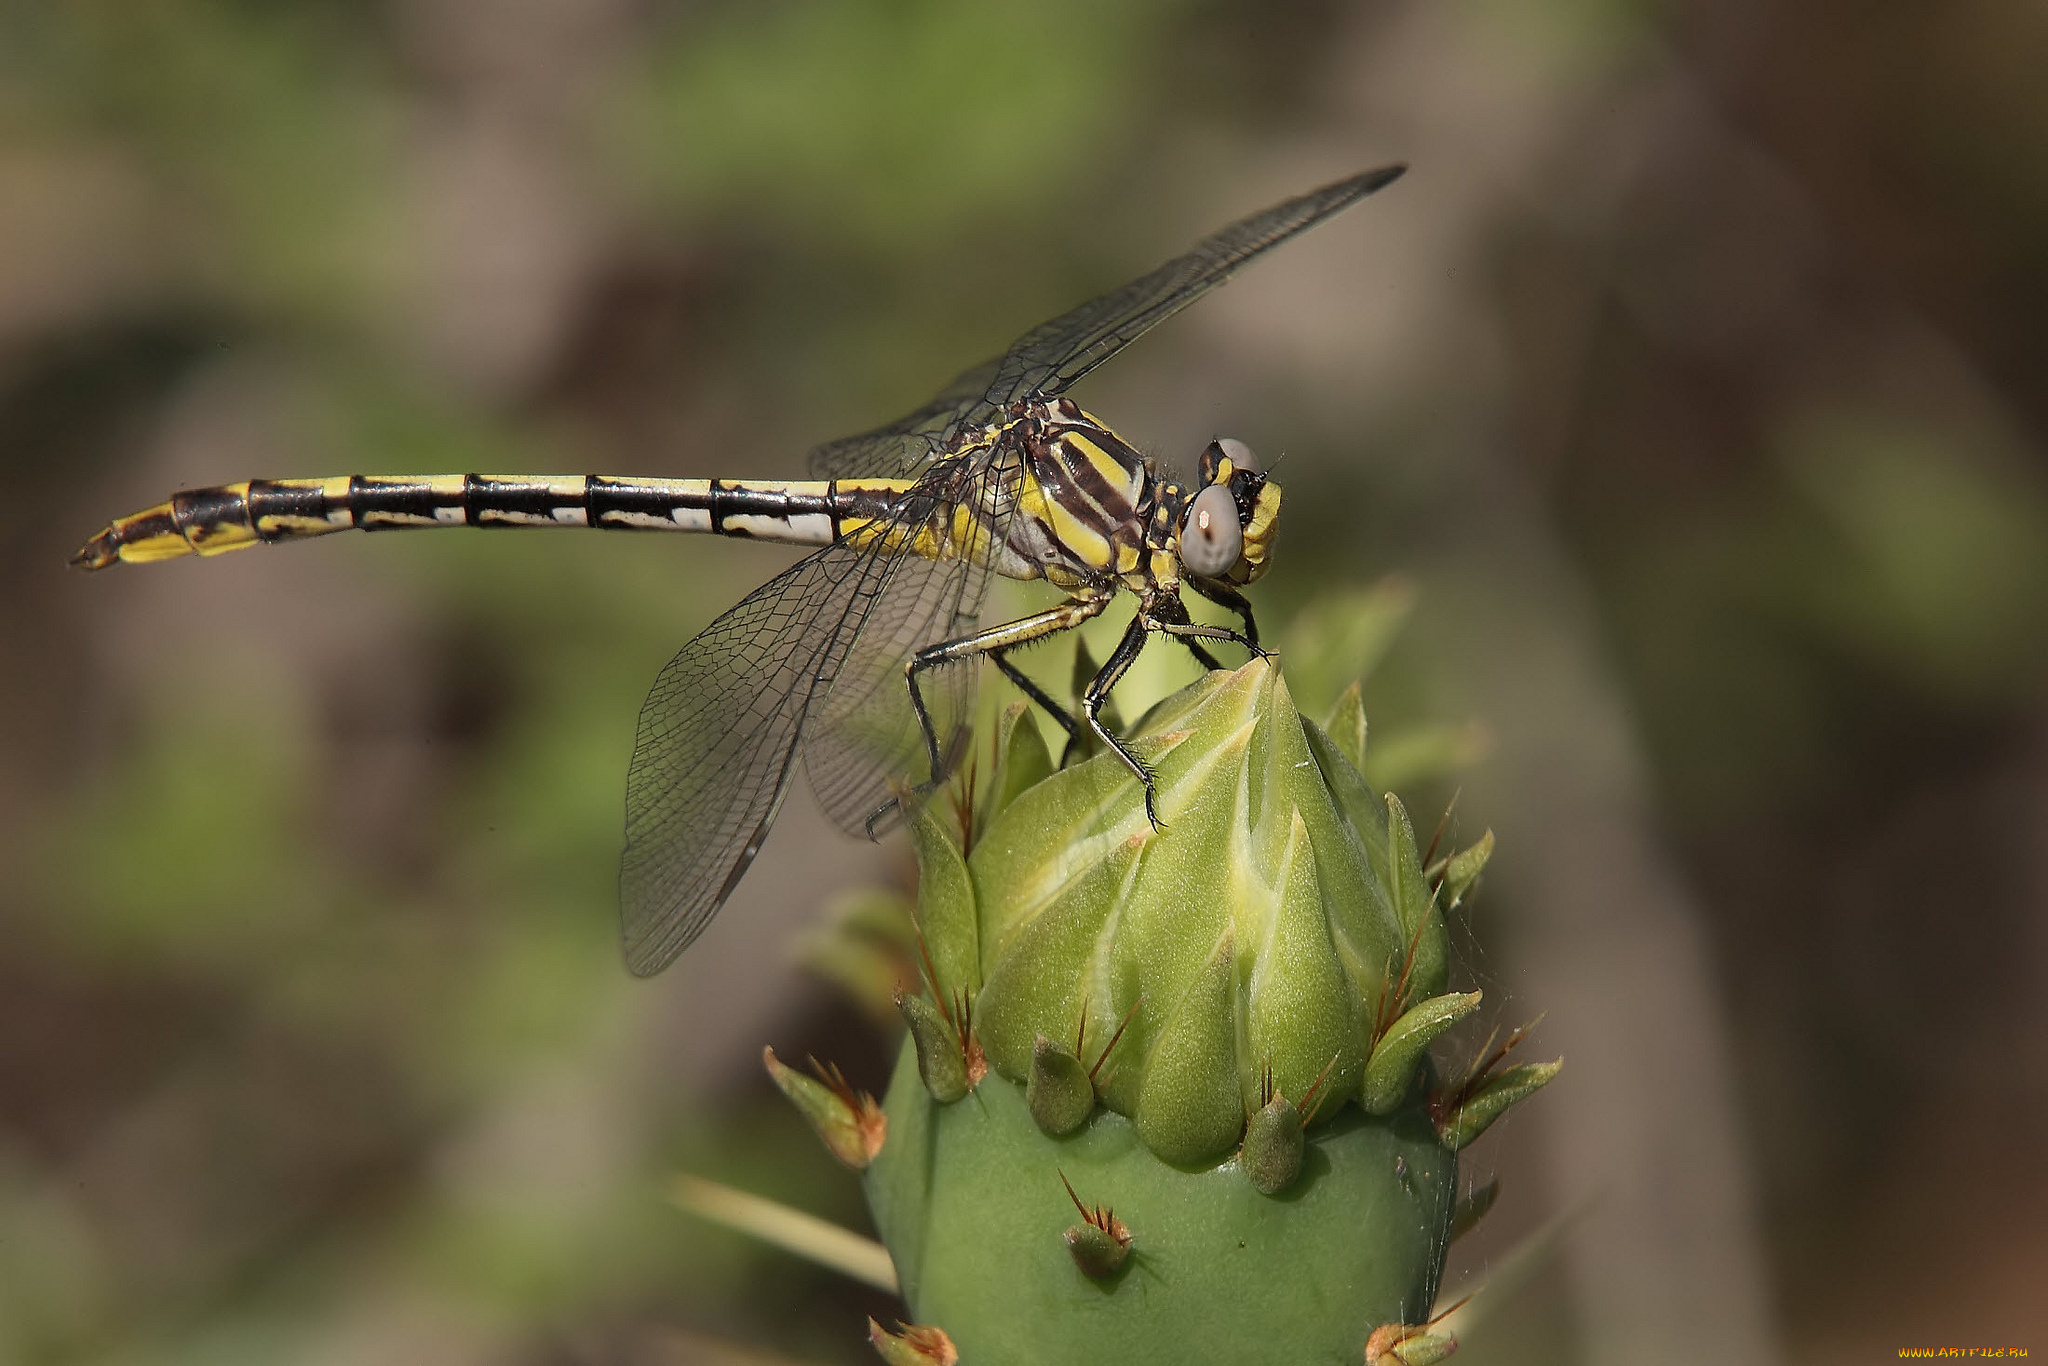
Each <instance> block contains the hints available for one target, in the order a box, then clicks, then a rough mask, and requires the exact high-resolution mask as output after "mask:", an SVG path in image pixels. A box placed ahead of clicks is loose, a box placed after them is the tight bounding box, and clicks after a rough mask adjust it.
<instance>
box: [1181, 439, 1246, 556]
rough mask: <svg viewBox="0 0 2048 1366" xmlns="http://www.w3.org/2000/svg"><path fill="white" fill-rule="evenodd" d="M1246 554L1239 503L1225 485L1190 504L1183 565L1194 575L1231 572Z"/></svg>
mask: <svg viewBox="0 0 2048 1366" xmlns="http://www.w3.org/2000/svg"><path fill="white" fill-rule="evenodd" d="M1231 459H1232V460H1235V459H1236V457H1235V456H1232V457H1231ZM1243 551H1244V529H1243V528H1242V527H1240V526H1238V524H1237V500H1236V499H1235V498H1233V497H1231V496H1230V490H1229V489H1228V488H1227V487H1225V486H1224V485H1222V484H1211V485H1210V486H1209V487H1208V488H1205V489H1203V490H1202V491H1201V492H1200V493H1198V494H1196V495H1195V501H1194V502H1192V503H1189V504H1188V516H1187V520H1186V521H1184V522H1182V523H1181V526H1180V562H1181V563H1182V564H1184V565H1186V566H1187V568H1188V572H1189V573H1190V574H1195V575H1198V576H1200V577H1201V578H1205V579H1213V578H1215V577H1216V576H1217V575H1219V574H1223V573H1227V572H1228V571H1229V569H1230V567H1231V566H1232V565H1234V564H1236V563H1237V557H1238V556H1239V555H1240V554H1241V553H1243Z"/></svg>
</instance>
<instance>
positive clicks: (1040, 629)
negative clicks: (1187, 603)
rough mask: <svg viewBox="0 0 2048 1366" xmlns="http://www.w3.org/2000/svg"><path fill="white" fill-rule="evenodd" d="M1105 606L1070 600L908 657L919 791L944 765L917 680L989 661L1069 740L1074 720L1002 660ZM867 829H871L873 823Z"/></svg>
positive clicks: (927, 787)
mask: <svg viewBox="0 0 2048 1366" xmlns="http://www.w3.org/2000/svg"><path fill="white" fill-rule="evenodd" d="M1108 605H1109V595H1107V594H1105V595H1103V596H1102V597H1099V598H1072V599H1069V600H1068V601H1066V602H1063V603H1061V604H1060V605H1059V606H1057V607H1049V608H1047V609H1046V610H1045V611H1043V612H1034V613H1032V614H1031V615H1030V616H1028V617H1019V618H1018V619H1017V620H1015V621H1010V622H1005V623H1003V624H1002V625H1001V626H993V627H990V628H989V629H988V630H986V631H978V632H976V633H975V634H974V635H971V636H961V637H959V638H958V639H955V640H945V641H940V642H939V643H938V644H937V645H928V646H926V647H925V648H924V649H922V650H919V651H918V652H917V653H916V654H914V655H912V656H911V657H910V662H909V663H908V664H906V665H905V666H904V669H903V675H904V678H905V680H906V681H907V682H908V683H909V684H910V708H911V710H912V711H914V712H915V713H917V724H918V726H919V728H920V729H922V730H923V732H924V744H925V753H926V755H927V757H928V758H929V759H930V760H931V776H930V777H929V778H928V779H927V780H926V781H925V782H924V783H923V784H922V785H921V786H920V787H919V789H918V790H919V791H920V792H926V791H929V790H931V789H932V788H933V787H935V786H937V785H938V783H939V782H940V780H941V779H943V778H944V777H945V776H946V765H945V760H944V757H943V756H942V755H941V754H940V753H939V737H938V732H937V731H936V730H935V729H934V728H933V726H932V717H931V712H930V711H928V710H927V709H926V707H925V704H924V695H923V694H922V693H921V692H919V691H918V687H917V676H918V675H919V674H921V673H923V672H924V671H925V670H926V669H933V668H937V667H938V666H939V665H941V664H950V663H954V662H956V661H959V660H964V659H972V658H974V657H975V656H976V655H989V656H991V657H993V658H994V659H995V661H996V667H997V668H999V669H1001V670H1002V671H1003V673H1004V675H1005V676H1006V677H1008V678H1009V679H1010V681H1011V682H1013V683H1015V684H1017V686H1018V687H1020V688H1022V689H1023V690H1024V694H1025V696H1027V697H1029V698H1030V699H1031V700H1032V701H1034V702H1036V703H1038V704H1039V705H1040V706H1041V707H1044V708H1045V709H1046V711H1047V712H1048V713H1050V714H1051V716H1052V717H1053V719H1054V720H1056V721H1058V722H1059V723H1060V724H1061V725H1062V726H1064V727H1065V728H1066V729H1067V732H1068V733H1069V734H1073V733H1074V732H1075V731H1076V730H1077V729H1078V726H1077V724H1076V723H1075V721H1074V718H1073V717H1071V716H1069V715H1067V713H1066V709H1065V708H1063V707H1061V706H1060V705H1059V704H1058V703H1056V702H1054V701H1053V700H1052V699H1051V698H1049V697H1047V696H1046V695H1045V692H1044V690H1043V689H1041V688H1039V687H1038V686H1037V685H1036V684H1034V683H1032V682H1031V681H1030V680H1029V679H1027V678H1025V677H1024V676H1023V674H1022V673H1021V672H1019V671H1018V670H1017V668H1016V666H1014V665H1012V664H1011V663H1009V661H1007V660H1006V659H1004V658H1003V654H1004V652H1005V651H1009V650H1014V649H1016V648H1017V647H1018V646H1020V645H1029V644H1031V643H1032V642H1033V641H1037V640H1043V639H1045V638H1046V637H1047V636H1050V635H1056V634H1058V633H1059V632H1061V631H1070V630H1072V629H1073V628H1074V627H1076V626H1079V625H1080V624H1081V623H1082V622H1084V621H1087V620H1088V619H1089V618H1091V617H1095V616H1100V615H1101V613H1102V609H1103V608H1105V607H1107V606H1108ZM885 809H886V808H885ZM876 814H878V815H879V814H880V813H879V812H878V813H876ZM869 824H870V825H872V824H873V821H872V819H871V820H870V821H869Z"/></svg>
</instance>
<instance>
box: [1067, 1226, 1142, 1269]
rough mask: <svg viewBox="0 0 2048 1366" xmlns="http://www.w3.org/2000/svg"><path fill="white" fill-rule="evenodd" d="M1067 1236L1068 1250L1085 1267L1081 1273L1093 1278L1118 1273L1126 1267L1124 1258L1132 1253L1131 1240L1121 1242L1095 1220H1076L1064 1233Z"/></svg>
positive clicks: (1076, 1264)
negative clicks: (1095, 1222)
mask: <svg viewBox="0 0 2048 1366" xmlns="http://www.w3.org/2000/svg"><path fill="white" fill-rule="evenodd" d="M1060 1237H1062V1238H1063V1239H1065V1240H1066V1244H1067V1252H1068V1254H1069V1255H1071V1256H1072V1257H1073V1259H1074V1265H1075V1266H1077V1267H1079V1268H1081V1274H1082V1275H1084V1276H1087V1277H1089V1278H1091V1279H1093V1280H1098V1281H1099V1280H1102V1279H1103V1278H1104V1277H1107V1276H1114V1275H1115V1274H1116V1273H1117V1272H1118V1271H1120V1270H1122V1269H1123V1264H1124V1259H1125V1258H1127V1257H1129V1256H1130V1255H1131V1245H1130V1243H1129V1242H1118V1241H1117V1240H1116V1239H1115V1238H1113V1237H1111V1236H1110V1235H1109V1234H1107V1233H1105V1232H1103V1231H1102V1230H1101V1229H1099V1228H1097V1227H1095V1225H1093V1224H1076V1225H1074V1226H1073V1227H1072V1228H1070V1229H1068V1230H1067V1231H1066V1232H1065V1233H1062V1234H1061V1235H1060Z"/></svg>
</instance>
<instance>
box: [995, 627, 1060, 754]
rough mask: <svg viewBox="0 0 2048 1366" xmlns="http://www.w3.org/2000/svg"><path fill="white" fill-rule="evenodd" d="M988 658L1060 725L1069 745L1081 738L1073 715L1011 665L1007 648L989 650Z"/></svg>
mask: <svg viewBox="0 0 2048 1366" xmlns="http://www.w3.org/2000/svg"><path fill="white" fill-rule="evenodd" d="M988 657H989V661H990V662H991V663H993V664H994V665H995V666H996V667H997V668H998V669H1001V670H1002V671H1003V677H1005V678H1007V679H1009V680H1010V681H1011V682H1012V683H1014V684H1016V685H1017V691H1019V692H1021V693H1023V694H1024V695H1025V696H1026V697H1028V698H1030V699H1031V700H1032V701H1033V702H1036V703H1037V704H1038V705H1039V708H1040V709H1041V710H1043V711H1044V712H1045V714H1046V715H1047V716H1050V717H1051V718H1052V719H1053V720H1055V721H1057V722H1059V723H1060V729H1062V730H1064V731H1065V732H1066V733H1067V740H1068V741H1069V742H1070V743H1071V742H1073V741H1076V740H1079V739H1080V738H1081V723H1080V722H1079V721H1077V720H1075V719H1074V714H1073V713H1072V712H1070V711H1068V710H1067V709H1066V708H1065V707H1063V706H1061V705H1060V704H1059V703H1057V702H1055V701H1053V700H1052V698H1050V697H1048V696H1046V693H1045V689H1043V688H1041V687H1039V686H1038V685H1037V684H1036V683H1033V682H1032V681H1031V680H1030V679H1029V678H1027V677H1026V676H1025V675H1024V671H1023V670H1021V669H1019V668H1018V667H1017V666H1016V665H1015V664H1012V663H1011V662H1010V659H1009V655H1008V653H1007V647H1006V649H1005V650H990V651H989V652H988Z"/></svg>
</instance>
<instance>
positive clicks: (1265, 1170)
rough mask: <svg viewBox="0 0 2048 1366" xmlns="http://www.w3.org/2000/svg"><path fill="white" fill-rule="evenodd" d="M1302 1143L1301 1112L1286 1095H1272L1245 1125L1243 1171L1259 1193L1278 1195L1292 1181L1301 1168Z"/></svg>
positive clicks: (1303, 1144) (1292, 1182)
mask: <svg viewBox="0 0 2048 1366" xmlns="http://www.w3.org/2000/svg"><path fill="white" fill-rule="evenodd" d="M1304 1146H1305V1142H1304V1140H1303V1138H1302V1133H1301V1111H1299V1110H1297V1109H1295V1108H1294V1102H1292V1101H1290V1100H1288V1099H1287V1097H1285V1096H1275V1097H1273V1099H1271V1100H1270V1101H1268V1102H1266V1105H1265V1108H1264V1109H1261V1110H1259V1111H1258V1112H1257V1113H1255V1114H1254V1115H1253V1116H1252V1117H1251V1119H1250V1120H1248V1121H1247V1122H1246V1123H1245V1126H1244V1152H1243V1156H1242V1159H1241V1160H1242V1161H1243V1164H1244V1174H1245V1175H1246V1176H1247V1177H1249V1178H1250V1179H1251V1183H1252V1189H1253V1190H1255V1191H1257V1192H1258V1193H1259V1194H1261V1195H1278V1194H1279V1193H1280V1192H1281V1191H1284V1190H1286V1189H1287V1188H1288V1187H1289V1186H1291V1185H1293V1184H1294V1178H1295V1177H1296V1176H1297V1175H1298V1174H1299V1173H1300V1171H1301V1154H1302V1149H1303V1148H1304Z"/></svg>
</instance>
